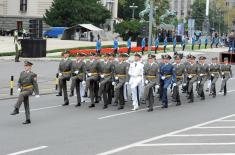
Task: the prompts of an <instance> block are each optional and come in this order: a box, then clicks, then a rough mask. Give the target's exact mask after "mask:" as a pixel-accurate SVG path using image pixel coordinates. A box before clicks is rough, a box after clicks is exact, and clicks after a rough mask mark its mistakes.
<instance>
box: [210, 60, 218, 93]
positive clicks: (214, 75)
mask: <svg viewBox="0 0 235 155" xmlns="http://www.w3.org/2000/svg"><path fill="white" fill-rule="evenodd" d="M219 76H220V65H219V63H218V58H217V57H215V58H212V64H211V65H210V77H209V78H210V80H211V88H210V95H212V97H216V81H217V80H218V78H219Z"/></svg>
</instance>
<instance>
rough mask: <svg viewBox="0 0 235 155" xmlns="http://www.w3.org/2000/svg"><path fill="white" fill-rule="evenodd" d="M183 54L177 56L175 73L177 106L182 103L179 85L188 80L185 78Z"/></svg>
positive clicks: (174, 88)
mask: <svg viewBox="0 0 235 155" xmlns="http://www.w3.org/2000/svg"><path fill="white" fill-rule="evenodd" d="M182 58H183V54H179V55H176V56H175V64H174V68H175V74H176V85H173V95H172V97H173V101H175V102H177V104H176V106H179V105H181V100H180V93H179V86H180V85H181V84H183V83H185V82H186V80H185V71H186V69H185V65H184V64H182V63H181V59H182Z"/></svg>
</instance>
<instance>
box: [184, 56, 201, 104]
mask: <svg viewBox="0 0 235 155" xmlns="http://www.w3.org/2000/svg"><path fill="white" fill-rule="evenodd" d="M195 59H196V57H195V56H193V55H191V57H190V65H188V66H187V67H186V73H187V78H188V79H187V81H188V93H189V96H188V99H189V101H188V103H193V102H194V93H193V84H194V83H195V82H196V81H197V75H198V64H196V62H195Z"/></svg>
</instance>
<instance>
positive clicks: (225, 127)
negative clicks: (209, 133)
mask: <svg viewBox="0 0 235 155" xmlns="http://www.w3.org/2000/svg"><path fill="white" fill-rule="evenodd" d="M196 129H235V126H202V127H197V128H196Z"/></svg>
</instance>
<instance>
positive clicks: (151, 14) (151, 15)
mask: <svg viewBox="0 0 235 155" xmlns="http://www.w3.org/2000/svg"><path fill="white" fill-rule="evenodd" d="M153 5H154V4H153V0H150V13H149V37H148V53H149V54H150V52H151V47H152V33H153Z"/></svg>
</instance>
